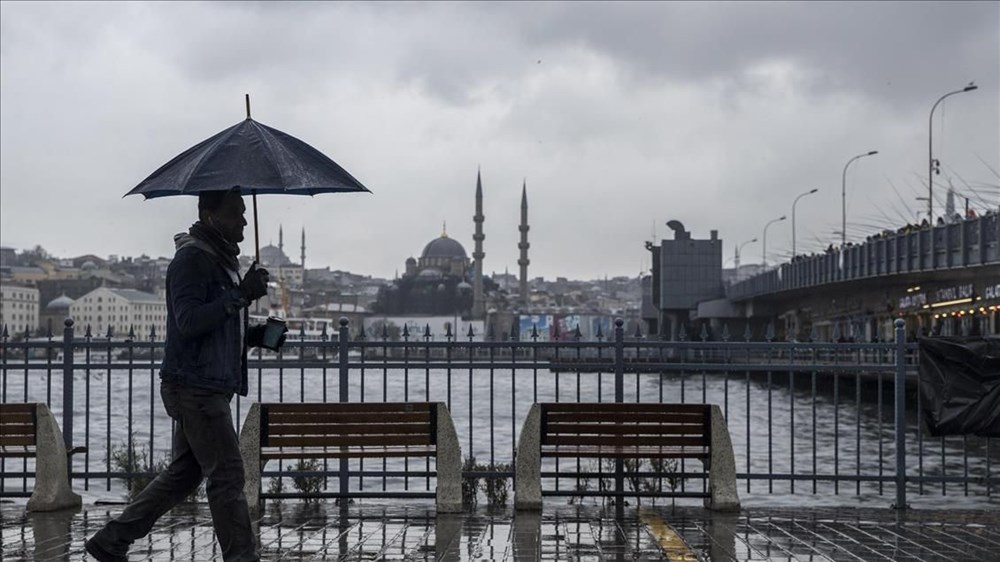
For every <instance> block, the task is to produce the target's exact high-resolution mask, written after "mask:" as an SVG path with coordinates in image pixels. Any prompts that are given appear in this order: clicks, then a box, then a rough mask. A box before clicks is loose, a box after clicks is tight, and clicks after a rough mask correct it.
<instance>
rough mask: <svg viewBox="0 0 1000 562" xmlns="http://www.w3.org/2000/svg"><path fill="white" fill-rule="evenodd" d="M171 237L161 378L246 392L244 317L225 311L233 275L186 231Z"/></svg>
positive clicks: (241, 312)
mask: <svg viewBox="0 0 1000 562" xmlns="http://www.w3.org/2000/svg"><path fill="white" fill-rule="evenodd" d="M175 241H176V242H177V253H176V254H175V255H174V259H173V261H172V262H170V266H169V267H168V268H167V338H166V352H165V354H164V358H163V364H162V366H161V369H160V378H162V379H163V380H167V381H171V382H176V383H179V384H183V385H186V386H191V387H195V388H201V389H205V390H211V391H216V392H223V393H239V394H240V395H242V396H246V395H247V346H246V343H245V341H246V340H245V334H246V331H247V316H246V314H245V312H243V311H238V312H237V313H235V314H232V313H229V312H227V310H226V309H227V307H226V304H227V303H228V302H230V299H231V297H230V295H231V291H232V289H233V288H235V287H236V281H235V280H234V279H233V277H234V276H232V275H231V274H230V272H229V271H228V270H227V269H226V268H224V267H223V266H222V263H221V262H220V261H219V260H218V259H217V258H216V257H215V256H214V255H213V254H212V252H211V250H210V249H209V248H207V247H206V245H204V244H201V243H199V242H198V241H196V240H194V239H192V238H191V237H190V236H188V235H186V234H184V235H178V236H177V237H175ZM236 279H238V276H236ZM230 310H231V307H230Z"/></svg>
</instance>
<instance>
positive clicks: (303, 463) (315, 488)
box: [290, 459, 326, 503]
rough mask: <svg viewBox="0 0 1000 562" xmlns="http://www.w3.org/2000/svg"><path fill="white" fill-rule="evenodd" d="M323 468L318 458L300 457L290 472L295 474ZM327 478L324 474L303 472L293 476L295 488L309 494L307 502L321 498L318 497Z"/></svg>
mask: <svg viewBox="0 0 1000 562" xmlns="http://www.w3.org/2000/svg"><path fill="white" fill-rule="evenodd" d="M320 468H321V464H320V462H319V460H318V459H299V462H298V463H297V464H296V465H295V468H293V469H292V470H291V471H290V472H292V473H293V474H294V473H296V472H315V471H317V470H319V469H320ZM325 480H326V479H325V478H323V477H322V476H306V475H303V474H299V475H295V476H292V485H294V486H295V489H296V490H298V491H300V492H302V493H303V494H307V496H306V498H305V500H306V503H312V502H318V501H319V498H318V497H316V494H318V493H319V492H320V491H321V490H322V489H323V484H324V482H325Z"/></svg>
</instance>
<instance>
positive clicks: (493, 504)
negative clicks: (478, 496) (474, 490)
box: [482, 463, 511, 509]
mask: <svg viewBox="0 0 1000 562" xmlns="http://www.w3.org/2000/svg"><path fill="white" fill-rule="evenodd" d="M482 468H484V469H485V470H488V471H490V472H493V473H494V474H492V475H490V476H487V477H486V478H485V480H484V482H483V491H484V492H485V493H486V501H487V504H488V505H489V506H490V508H491V509H499V508H502V507H505V506H506V505H507V498H508V497H509V496H510V477H509V476H500V475H498V474H496V473H497V472H507V471H509V470H510V469H511V465H510V463H500V464H489V465H487V466H485V467H482Z"/></svg>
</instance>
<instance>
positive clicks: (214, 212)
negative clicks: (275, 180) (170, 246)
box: [85, 189, 284, 562]
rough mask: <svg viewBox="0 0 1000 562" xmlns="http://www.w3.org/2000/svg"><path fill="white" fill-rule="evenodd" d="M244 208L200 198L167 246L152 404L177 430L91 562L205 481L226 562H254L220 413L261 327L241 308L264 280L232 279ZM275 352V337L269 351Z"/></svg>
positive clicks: (236, 202)
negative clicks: (161, 340) (158, 402)
mask: <svg viewBox="0 0 1000 562" xmlns="http://www.w3.org/2000/svg"><path fill="white" fill-rule="evenodd" d="M245 212H246V206H245V205H244V203H243V198H242V197H241V196H240V192H239V190H238V189H233V190H230V191H214V192H204V193H202V194H200V195H199V197H198V217H199V220H198V222H196V223H194V225H193V226H191V229H190V230H189V231H188V232H186V233H180V234H177V235H176V236H174V242H175V244H176V246H177V252H176V254H175V255H174V259H173V261H171V263H170V266H169V268H168V269H167V279H166V285H167V335H166V352H165V355H164V359H163V364H162V367H161V370H160V379H161V382H160V396H161V397H162V398H163V406H164V408H165V409H166V411H167V413H168V414H169V415H170V417H171V418H173V419H174V420H175V421H176V422H177V429H176V432H175V434H174V437H173V451H172V459H171V462H170V465H169V466H168V467H167V468H166V470H164V471H163V472H161V473H160V474H159V475H158V476H157V477H156V478H155V479H154V480H153V481H152V482H151V483H150V484H149V485H148V486H147V487H146V489H144V490H143V491H142V492H141V493H140V494H139V495H138V496H137V497H136V498H135V499H134V500H133V501H132V502H131V503H130V504H129V505H128V507H126V508H125V511H124V512H123V513H122V514H121V515H120V516H118V518H116V519H113V520H111V521H109V522H108V523H107V524H106V525H105V526H104V527H103V528H102V529H100V530H99V531H98V532H97V533H95V534H94V536H93V537H91V538H90V540H88V541H87V542H86V544H85V548H86V550H87V552H88V553H90V555H91V556H93V557H94V558H96V559H97V560H100V561H101V562H119V561H125V560H127V554H128V548H129V545H131V544H132V543H133V542H134V541H135V540H137V539H139V538H142V537H144V536H146V535H147V534H148V533H149V532H150V530H151V529H152V528H153V525H154V524H155V523H156V521H157V520H158V519H159V518H160V517H161V516H162V515H163V514H165V513H166V512H167V511H169V510H170V509H171V508H173V507H174V506H175V505H177V504H178V503H180V502H181V501H183V500H184V499H185V498H186V497H188V496H189V495H190V494H191V493H192V492H194V491H195V490H196V489H197V488H198V486H199V485H200V484H201V481H202V479H203V478H207V479H208V484H207V486H206V492H207V495H208V504H209V507H210V509H211V512H212V525H213V527H214V528H215V534H216V536H217V537H218V539H219V545H220V547H221V550H222V556H223V559H224V560H226V562H246V561H258V560H260V556H259V554H258V553H257V540H256V538H255V537H254V534H253V531H252V528H251V525H250V512H249V508H248V506H247V500H246V496H244V494H243V485H244V479H245V477H244V472H243V459H242V457H241V456H240V450H239V438H238V436H237V435H236V430H235V428H234V427H233V421H232V412H231V410H230V407H229V403H230V401H231V400H232V397H233V394H234V393H239V394H240V395H241V396H246V395H247V347H248V346H249V347H260V346H261V344H262V343H263V337H264V329H265V327H264V326H253V327H251V326H249V325H248V315H247V308H248V306H249V305H250V303H251V302H253V301H255V300H257V299H259V298H261V297H262V296H264V295H266V294H267V282H268V272H267V270H265V269H263V268H260V267H257V264H256V263H255V264H254V265H252V266H251V267H250V270H249V271H248V272H247V273H246V275H245V276H243V278H242V279H241V278H240V275H239V261H238V260H237V256H238V255H239V246H237V244H238V243H239V242H241V241H243V228H244V227H245V226H246V224H247V221H246V219H245V218H244V213H245ZM283 342H284V335H282V336H281V338H280V339H279V341H278V347H280V346H281V344H282V343H283Z"/></svg>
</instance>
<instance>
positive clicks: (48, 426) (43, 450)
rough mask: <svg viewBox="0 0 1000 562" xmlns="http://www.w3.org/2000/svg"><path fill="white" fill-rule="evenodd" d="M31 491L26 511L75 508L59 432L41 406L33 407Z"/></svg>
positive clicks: (77, 498) (76, 499)
mask: <svg viewBox="0 0 1000 562" xmlns="http://www.w3.org/2000/svg"><path fill="white" fill-rule="evenodd" d="M35 408H36V410H35V419H36V420H37V426H36V428H35V435H36V437H35V439H36V442H35V451H36V457H35V489H34V490H33V491H32V492H31V498H30V499H29V500H28V506H27V509H28V511H57V510H60V509H66V508H70V507H79V506H80V504H81V503H82V502H81V500H80V496H79V495H78V494H76V493H74V492H73V490H72V488H70V485H69V470H68V467H69V463H68V460H67V457H66V446H65V445H64V444H63V436H62V432H61V431H59V424H58V423H56V418H55V417H54V416H53V415H52V412H50V411H49V408H48V406H46V405H45V404H41V403H39V404H36V405H35Z"/></svg>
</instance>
